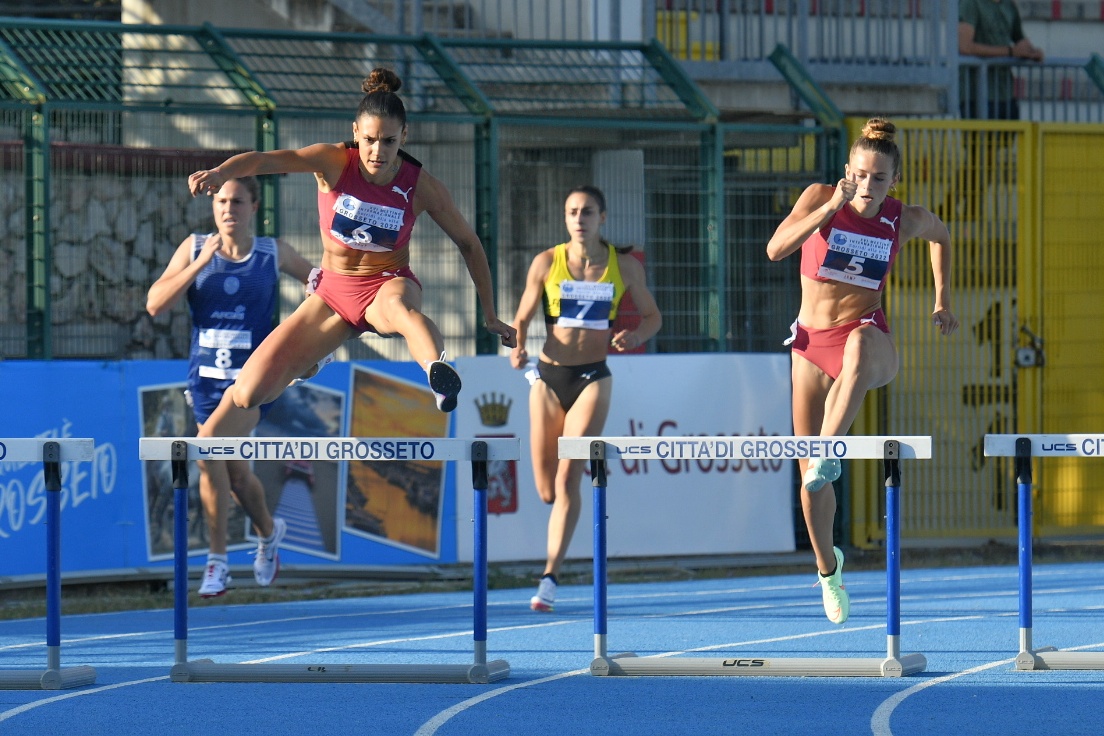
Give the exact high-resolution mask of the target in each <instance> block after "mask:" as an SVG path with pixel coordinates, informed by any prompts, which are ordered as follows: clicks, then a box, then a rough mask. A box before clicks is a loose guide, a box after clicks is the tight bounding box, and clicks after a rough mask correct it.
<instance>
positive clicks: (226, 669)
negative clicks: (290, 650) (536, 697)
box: [170, 659, 510, 685]
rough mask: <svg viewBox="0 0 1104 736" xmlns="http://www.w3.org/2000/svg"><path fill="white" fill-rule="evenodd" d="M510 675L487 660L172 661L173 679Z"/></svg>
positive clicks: (423, 679) (425, 679) (505, 666)
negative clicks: (371, 661) (386, 661)
mask: <svg viewBox="0 0 1104 736" xmlns="http://www.w3.org/2000/svg"><path fill="white" fill-rule="evenodd" d="M509 676H510V663H509V662H507V661H506V660H504V659H496V660H494V661H491V662H487V663H486V664H480V663H475V664H219V663H217V662H212V661H211V660H209V659H199V660H195V661H192V662H178V663H176V664H174V665H173V667H172V670H171V673H170V679H171V680H172V681H173V682H344V683H357V682H415V683H419V682H420V683H446V684H447V683H458V684H473V685H486V684H488V683H491V682H498V681H499V680H503V679H505V678H507V677H509Z"/></svg>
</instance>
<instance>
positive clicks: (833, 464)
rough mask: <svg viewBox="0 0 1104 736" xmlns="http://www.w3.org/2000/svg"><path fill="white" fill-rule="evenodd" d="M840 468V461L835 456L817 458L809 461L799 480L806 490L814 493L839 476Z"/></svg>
mask: <svg viewBox="0 0 1104 736" xmlns="http://www.w3.org/2000/svg"><path fill="white" fill-rule="evenodd" d="M842 470H843V468H842V467H841V466H840V461H839V460H837V459H836V458H834V457H825V458H818V459H817V460H813V461H812V462H810V463H809V467H808V469H807V470H806V471H805V475H804V476H803V477H802V479H801V482H802V484H803V485H804V486H805V490H806V491H808V492H809V493H814V492H816V491H819V490H820V489H821V488H823V487H824V486H826V485H827V484H829V483H831V482H832V481H834V480H836V479H837V478H839V477H840V472H841V471H842Z"/></svg>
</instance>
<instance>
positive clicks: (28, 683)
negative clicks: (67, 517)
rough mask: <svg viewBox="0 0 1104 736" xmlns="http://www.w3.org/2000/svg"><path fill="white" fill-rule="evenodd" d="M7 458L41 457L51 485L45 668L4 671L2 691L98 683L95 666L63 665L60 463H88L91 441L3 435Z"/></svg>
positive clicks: (48, 494) (0, 456)
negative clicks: (5, 436) (23, 437)
mask: <svg viewBox="0 0 1104 736" xmlns="http://www.w3.org/2000/svg"><path fill="white" fill-rule="evenodd" d="M0 448H3V452H2V453H0V459H3V460H4V461H5V462H38V461H42V478H43V481H44V486H45V489H46V669H45V670H8V671H0V689H4V690H36V689H42V690H60V689H62V688H70V687H79V686H81V685H91V684H93V683H94V682H96V670H95V669H93V668H92V667H83V666H82V667H62V666H61V463H62V462H63V461H64V462H78V461H85V462H87V461H89V460H91V459H92V453H93V452H94V450H95V447H94V442H93V440H91V439H68V438H67V439H57V440H46V439H11V440H9V439H4V440H0Z"/></svg>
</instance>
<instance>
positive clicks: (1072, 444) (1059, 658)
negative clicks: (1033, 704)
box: [985, 434, 1104, 670]
mask: <svg viewBox="0 0 1104 736" xmlns="http://www.w3.org/2000/svg"><path fill="white" fill-rule="evenodd" d="M1101 448H1104V435H1100V434H1028V435H1013V434H987V435H985V456H986V457H1014V458H1015V459H1016V460H1015V463H1016V497H1017V510H1018V516H1019V528H1018V532H1019V548H1020V549H1019V575H1020V590H1019V603H1020V649H1019V653H1018V654H1017V655H1016V669H1017V670H1104V652H1060V651H1058V650H1057V649H1056V648H1055V647H1042V648H1039V649H1036V648H1035V647H1034V645H1033V643H1032V641H1031V635H1032V621H1031V619H1032V602H1031V557H1032V549H1031V545H1032V532H1033V527H1034V524H1033V519H1034V512H1033V510H1032V508H1031V491H1032V478H1031V458H1033V457H1093V458H1099V457H1100V450H1101Z"/></svg>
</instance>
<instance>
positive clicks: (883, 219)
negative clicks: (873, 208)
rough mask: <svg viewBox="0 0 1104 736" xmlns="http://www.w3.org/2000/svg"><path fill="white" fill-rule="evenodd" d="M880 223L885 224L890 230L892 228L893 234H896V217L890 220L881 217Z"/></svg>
mask: <svg viewBox="0 0 1104 736" xmlns="http://www.w3.org/2000/svg"><path fill="white" fill-rule="evenodd" d="M881 221H882V222H884V223H885V224H887V225H889V226H890V227H891V228H893V232H897V218H896V217H894V218H893V219H892V220H891V219H889V218H888V217H886V216H884V215H883V216H882V218H881Z"/></svg>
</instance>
